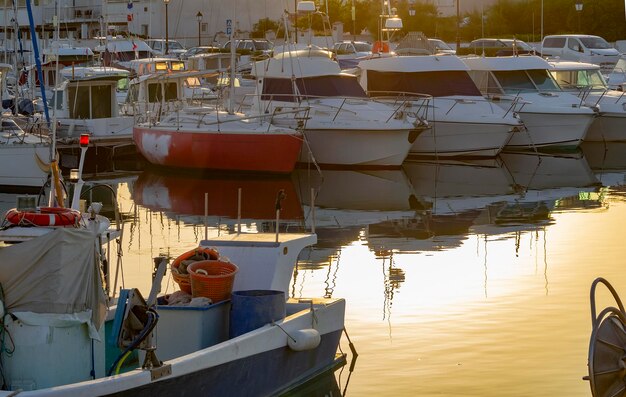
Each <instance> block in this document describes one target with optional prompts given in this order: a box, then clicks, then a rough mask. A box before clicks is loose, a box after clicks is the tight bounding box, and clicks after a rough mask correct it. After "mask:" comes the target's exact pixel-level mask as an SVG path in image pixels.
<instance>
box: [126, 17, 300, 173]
mask: <svg viewBox="0 0 626 397" xmlns="http://www.w3.org/2000/svg"><path fill="white" fill-rule="evenodd" d="M233 7H234V5H233ZM233 14H234V12H233ZM233 39H234V36H232V37H231V42H233ZM230 53H231V63H230V64H231V68H230V69H231V71H230V72H231V73H230V90H231V91H230V92H234V82H235V46H234V45H231V51H230ZM161 98H163V99H167V96H166V93H165V92H163V93H162V95H161ZM294 114H295V112H294V113H292V115H294ZM273 117H274V115H273V114H271V113H267V114H261V115H255V116H247V115H245V114H243V113H238V112H235V111H234V99H233V98H232V97H231V98H230V99H229V102H228V107H227V110H222V109H220V108H219V107H217V106H215V107H206V106H202V107H199V108H188V107H187V108H183V109H181V110H175V111H173V112H170V113H169V114H166V115H165V116H164V117H161V119H160V121H157V122H152V121H147V122H144V123H138V124H136V125H135V127H134V128H133V137H134V140H135V144H136V146H137V150H138V151H139V152H140V153H141V154H142V155H143V156H144V157H145V158H146V159H147V160H148V161H149V162H150V163H152V164H155V165H160V166H168V167H177V168H195V169H204V170H222V171H245V172H265V173H280V174H287V173H290V172H291V171H292V170H293V169H294V167H295V165H296V161H297V159H298V155H299V154H300V149H301V147H302V134H301V133H300V132H299V131H297V130H295V129H293V128H289V127H277V126H274V125H273V124H271V123H270V121H271V120H272V119H273Z"/></svg>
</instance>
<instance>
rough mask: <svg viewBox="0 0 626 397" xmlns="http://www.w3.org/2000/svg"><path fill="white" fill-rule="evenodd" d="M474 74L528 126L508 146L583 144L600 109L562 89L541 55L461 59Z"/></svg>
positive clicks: (495, 101) (497, 102)
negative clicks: (589, 105)
mask: <svg viewBox="0 0 626 397" xmlns="http://www.w3.org/2000/svg"><path fill="white" fill-rule="evenodd" d="M462 59H463V62H465V64H466V65H467V66H469V68H470V69H471V71H470V76H471V77H472V79H473V80H474V82H475V83H476V85H477V86H478V88H479V89H480V91H481V92H482V94H483V95H484V96H486V97H487V98H488V99H489V100H490V101H491V102H492V103H493V104H495V105H499V106H500V107H502V108H504V109H506V110H508V111H515V112H517V113H518V114H519V115H520V117H521V119H522V121H523V122H524V125H525V126H526V129H525V130H524V131H520V132H519V133H516V134H514V135H513V137H512V138H511V140H510V141H509V143H508V144H507V145H506V146H507V148H515V149H523V148H532V147H552V148H574V147H577V146H578V145H580V143H581V142H582V141H583V139H584V138H585V136H586V135H587V130H588V129H589V126H590V125H591V123H592V122H593V119H594V118H595V117H596V116H597V115H598V112H597V110H595V109H592V108H590V107H588V106H586V105H584V104H582V103H581V100H580V99H579V98H578V97H576V96H575V95H572V94H570V93H567V92H562V91H561V90H560V89H559V87H558V85H557V84H556V82H555V81H554V79H553V78H552V76H551V75H550V73H549V69H550V65H549V64H548V62H547V61H545V60H543V59H541V58H540V57H537V56H514V57H467V58H462Z"/></svg>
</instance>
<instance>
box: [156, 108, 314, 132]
mask: <svg viewBox="0 0 626 397" xmlns="http://www.w3.org/2000/svg"><path fill="white" fill-rule="evenodd" d="M234 114H235V115H236V117H232V114H231V113H228V112H227V111H225V110H223V109H220V108H218V107H217V106H215V107H211V106H198V107H179V108H177V109H176V110H175V111H171V112H169V113H168V114H167V115H163V116H162V117H160V119H159V121H160V122H165V121H172V122H174V121H175V123H176V124H177V125H179V126H180V125H181V124H183V123H192V124H196V126H198V127H199V126H201V125H205V126H209V125H222V124H227V123H232V122H241V121H258V122H259V123H263V122H265V123H267V132H269V131H270V128H271V127H272V125H274V119H275V118H276V117H279V116H288V115H293V117H294V120H295V121H296V122H295V123H294V125H293V127H292V128H293V129H296V130H301V129H303V128H304V126H305V124H306V120H307V119H308V117H309V116H308V114H309V108H308V107H305V106H298V107H294V108H284V107H283V108H280V109H274V110H273V111H272V112H268V113H264V114H244V113H234ZM166 117H168V119H167V120H166ZM209 117H210V118H209ZM153 120H155V119H154V118H148V120H147V122H148V124H149V125H150V126H152V125H155V124H156V122H153Z"/></svg>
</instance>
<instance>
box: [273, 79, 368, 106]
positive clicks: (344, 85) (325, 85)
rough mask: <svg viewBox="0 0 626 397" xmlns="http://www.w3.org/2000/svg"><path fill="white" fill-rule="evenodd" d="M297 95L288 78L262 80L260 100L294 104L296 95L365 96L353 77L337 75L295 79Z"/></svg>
mask: <svg viewBox="0 0 626 397" xmlns="http://www.w3.org/2000/svg"><path fill="white" fill-rule="evenodd" d="M295 82H296V87H297V91H298V92H297V93H295V92H294V89H293V84H292V80H291V79H289V78H273V77H266V78H265V79H263V91H262V93H261V99H262V100H274V101H286V102H296V94H297V95H299V97H300V98H301V99H308V98H311V99H313V98H320V97H323V98H328V97H357V98H365V97H367V95H366V94H365V91H363V88H361V86H360V85H359V83H358V81H357V80H356V77H355V76H351V75H344V74H337V75H330V76H313V77H304V78H302V77H301V78H297V79H295Z"/></svg>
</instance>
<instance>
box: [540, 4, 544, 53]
mask: <svg viewBox="0 0 626 397" xmlns="http://www.w3.org/2000/svg"><path fill="white" fill-rule="evenodd" d="M539 40H541V50H542V52H543V0H541V37H539Z"/></svg>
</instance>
